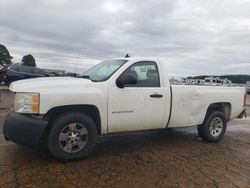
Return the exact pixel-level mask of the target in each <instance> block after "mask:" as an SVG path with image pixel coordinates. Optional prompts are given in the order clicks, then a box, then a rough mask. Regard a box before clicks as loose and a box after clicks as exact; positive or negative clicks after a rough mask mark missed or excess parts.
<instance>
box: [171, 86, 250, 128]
mask: <svg viewBox="0 0 250 188" xmlns="http://www.w3.org/2000/svg"><path fill="white" fill-rule="evenodd" d="M171 90H172V105H171V106H172V110H171V117H170V121H169V124H168V127H188V126H193V125H200V124H202V123H203V120H204V118H205V115H206V112H207V109H208V107H209V106H210V105H211V104H213V103H225V104H228V105H229V106H230V113H229V117H228V120H229V119H234V118H236V117H238V115H239V112H240V111H241V109H242V107H243V106H244V104H243V103H244V101H243V99H244V94H245V89H244V88H242V87H223V86H198V85H172V86H171Z"/></svg>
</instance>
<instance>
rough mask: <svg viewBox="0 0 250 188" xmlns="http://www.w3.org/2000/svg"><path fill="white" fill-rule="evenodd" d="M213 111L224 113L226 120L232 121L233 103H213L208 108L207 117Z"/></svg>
mask: <svg viewBox="0 0 250 188" xmlns="http://www.w3.org/2000/svg"><path fill="white" fill-rule="evenodd" d="M213 110H218V111H221V112H223V113H224V114H225V118H226V120H227V121H229V120H230V116H231V110H232V106H231V103H229V102H216V103H212V104H210V105H209V106H208V108H207V112H206V115H207V114H208V113H209V112H211V111H213Z"/></svg>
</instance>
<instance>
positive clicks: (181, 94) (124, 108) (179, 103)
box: [3, 58, 246, 161]
mask: <svg viewBox="0 0 250 188" xmlns="http://www.w3.org/2000/svg"><path fill="white" fill-rule="evenodd" d="M167 72H168V64H167V63H165V62H161V61H158V60H156V59H147V58H121V59H114V60H108V61H103V62H101V63H100V64H98V65H96V66H94V67H93V68H91V69H90V70H88V71H87V72H86V73H85V74H84V75H82V76H81V77H79V78H69V77H51V78H35V79H29V80H21V81H16V82H13V83H12V84H11V85H10V87H9V89H10V91H12V92H15V101H14V111H13V112H11V113H10V114H9V116H8V118H7V119H6V121H5V123H4V128H3V131H4V135H5V138H6V139H7V140H12V141H14V142H16V143H18V144H23V145H28V146H35V145H37V143H38V142H39V141H40V140H42V139H45V140H46V142H47V145H48V149H49V151H50V152H51V153H52V155H54V156H55V157H56V158H57V159H59V160H62V161H68V160H75V159H79V158H83V157H86V156H87V155H89V154H90V153H91V151H92V150H93V149H94V146H95V143H96V139H97V137H98V135H103V134H109V133H116V132H127V131H138V130H149V129H166V128H177V127H190V126H197V127H198V134H199V135H200V137H201V138H202V139H203V140H205V141H207V142H217V141H219V140H221V139H222V137H223V136H224V134H225V131H226V127H227V122H228V121H230V120H232V119H234V118H237V117H238V118H241V117H243V115H244V114H245V103H246V101H245V100H246V98H245V89H244V88H240V87H218V86H194V85H193V86H191V85H170V83H169V78H168V74H167Z"/></svg>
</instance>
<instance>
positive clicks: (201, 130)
mask: <svg viewBox="0 0 250 188" xmlns="http://www.w3.org/2000/svg"><path fill="white" fill-rule="evenodd" d="M226 129H227V121H226V118H225V114H224V113H223V112H221V111H219V110H212V111H210V112H208V113H207V115H206V117H205V120H204V122H203V124H202V125H199V126H198V134H199V136H200V137H201V138H202V140H204V141H206V142H218V141H220V140H221V139H222V138H223V136H224V134H225V132H226Z"/></svg>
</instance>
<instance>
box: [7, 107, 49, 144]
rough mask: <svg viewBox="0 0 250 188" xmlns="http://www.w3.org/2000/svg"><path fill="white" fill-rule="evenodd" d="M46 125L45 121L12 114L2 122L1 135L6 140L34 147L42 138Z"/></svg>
mask: <svg viewBox="0 0 250 188" xmlns="http://www.w3.org/2000/svg"><path fill="white" fill-rule="evenodd" d="M47 124H48V122H47V121H45V120H39V119H35V118H32V117H30V116H27V115H23V114H19V113H14V112H12V113H11V114H9V116H8V117H7V119H6V120H5V122H4V125H3V133H4V136H5V138H6V140H11V141H13V142H15V143H17V144H21V145H26V146H31V147H34V146H36V145H37V143H38V142H39V140H40V138H41V137H42V135H43V133H44V131H45V128H46V126H47Z"/></svg>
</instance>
